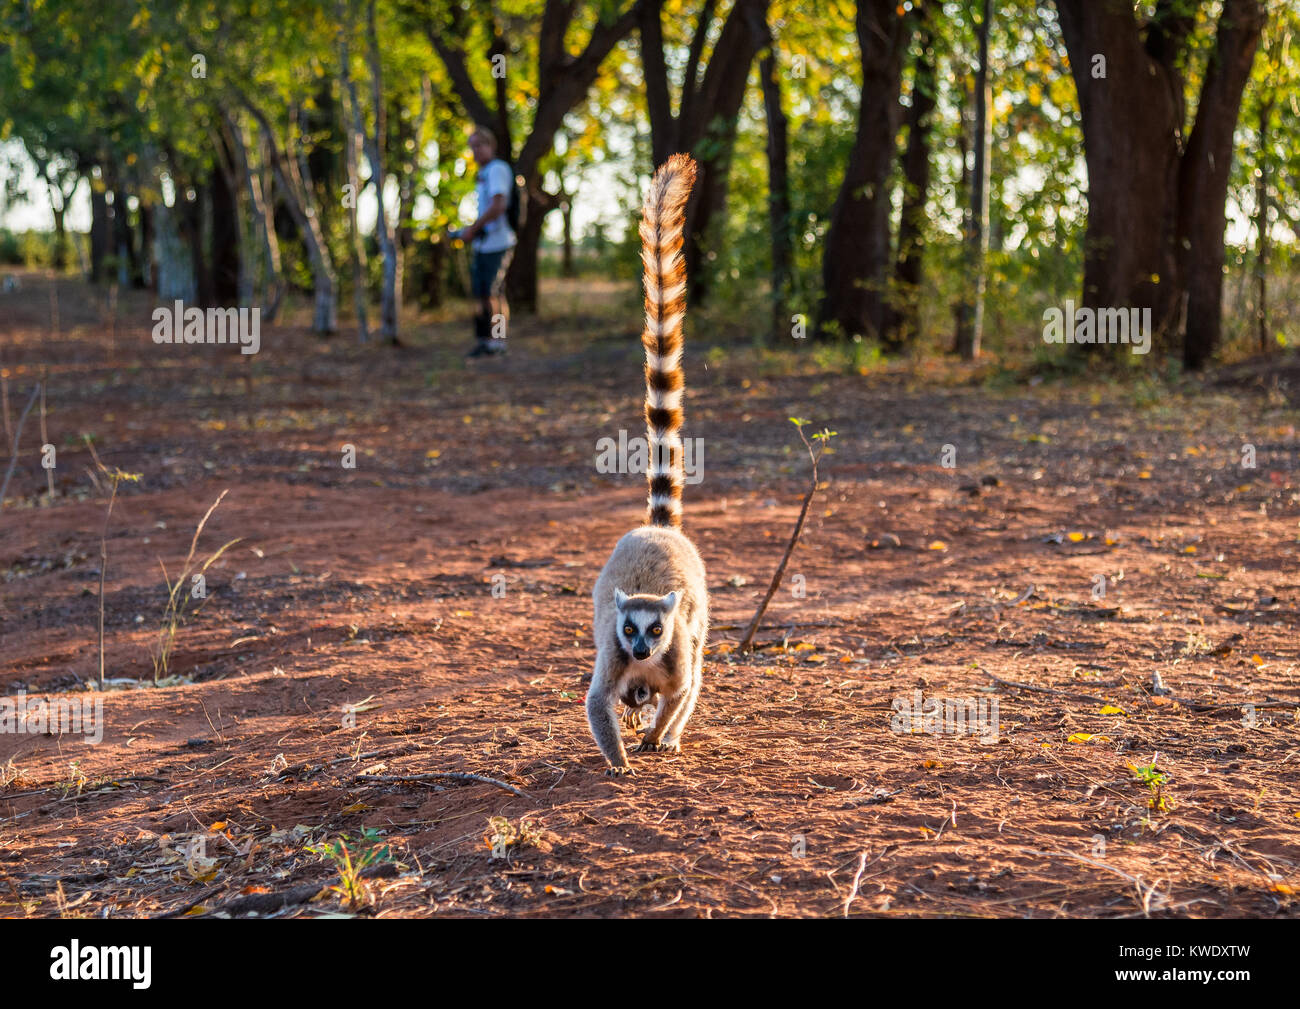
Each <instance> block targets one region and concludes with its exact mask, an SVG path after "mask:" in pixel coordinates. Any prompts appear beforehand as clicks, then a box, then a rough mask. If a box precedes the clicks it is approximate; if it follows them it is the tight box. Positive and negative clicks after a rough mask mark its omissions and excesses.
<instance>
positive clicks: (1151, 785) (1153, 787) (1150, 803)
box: [1128, 761, 1173, 813]
mask: <svg viewBox="0 0 1300 1009" xmlns="http://www.w3.org/2000/svg"><path fill="white" fill-rule="evenodd" d="M1128 767H1129V770H1130V771H1132V772H1133V774H1134V775H1135V776H1136V778H1137V780H1138V781H1139V782H1141V783H1142V784H1144V785H1146V786H1147V789H1148V791H1150V793H1151V794H1150V796H1149V797H1148V798H1147V808H1148V809H1151V810H1154V811H1155V812H1157V813H1166V812H1168V811H1169V810H1170V809H1172V808H1173V802H1172V800H1171V799H1170V798H1169V796H1167V795H1166V794H1165V792H1164V786H1165V784H1166V782H1168V781H1169V775H1167V774H1165V772H1164V771H1160V770H1157V769H1156V765H1155V762H1154V761H1153V762H1152V763H1150V764H1146V765H1144V766H1141V767H1139V766H1138V765H1137V764H1132V763H1130V764H1129V765H1128Z"/></svg>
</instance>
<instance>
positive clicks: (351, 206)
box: [334, 0, 383, 343]
mask: <svg viewBox="0 0 1300 1009" xmlns="http://www.w3.org/2000/svg"><path fill="white" fill-rule="evenodd" d="M334 10H335V19H336V20H337V21H338V24H339V32H338V47H339V77H340V79H341V83H342V85H343V87H342V89H341V90H342V92H343V100H344V103H345V105H346V107H347V112H346V113H345V115H346V117H347V120H348V122H347V124H346V125H345V126H344V129H343V143H344V148H343V151H344V163H345V165H346V167H347V173H348V189H349V190H350V191H351V192H350V196H349V198H348V199H347V200H345V201H344V207H345V209H346V210H347V212H348V233H349V236H350V237H351V240H352V241H351V246H350V248H349V250H348V259H349V261H350V263H351V266H352V307H353V310H354V311H355V312H356V316H357V342H358V343H366V342H367V341H369V339H370V323H369V321H368V320H367V319H366V294H367V290H366V287H367V285H366V275H365V267H364V264H365V259H366V248H365V243H364V242H363V241H362V238H361V225H360V224H359V223H358V222H357V203H358V202H360V199H361V176H360V173H359V172H358V171H357V161H358V159H359V157H360V152H359V150H358V148H360V147H361V146H362V144H363V143H364V140H363V138H362V130H363V128H364V119H363V117H362V113H361V105H360V103H359V102H358V101H357V89H356V87H355V86H354V85H353V83H352V67H351V61H352V54H351V48H350V46H349V44H348V38H349V36H350V34H351V31H352V19H351V18H350V17H348V16H347V8H346V7H345V5H344V0H337V2H336V3H335V5H334ZM382 212H383V202H382V200H381V201H380V213H382Z"/></svg>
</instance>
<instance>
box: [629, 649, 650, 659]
mask: <svg viewBox="0 0 1300 1009" xmlns="http://www.w3.org/2000/svg"><path fill="white" fill-rule="evenodd" d="M632 654H633V655H634V656H636V657H637V658H638V659H648V658H650V649H649V648H634V649H633V650H632Z"/></svg>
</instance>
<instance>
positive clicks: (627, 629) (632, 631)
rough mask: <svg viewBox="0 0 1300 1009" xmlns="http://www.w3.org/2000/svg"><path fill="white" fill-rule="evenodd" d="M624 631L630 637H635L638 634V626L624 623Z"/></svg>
mask: <svg viewBox="0 0 1300 1009" xmlns="http://www.w3.org/2000/svg"><path fill="white" fill-rule="evenodd" d="M623 633H624V634H626V635H627V636H628V637H629V638H631V637H634V636H635V635H636V628H635V627H633V626H632V625H631V624H624V625H623Z"/></svg>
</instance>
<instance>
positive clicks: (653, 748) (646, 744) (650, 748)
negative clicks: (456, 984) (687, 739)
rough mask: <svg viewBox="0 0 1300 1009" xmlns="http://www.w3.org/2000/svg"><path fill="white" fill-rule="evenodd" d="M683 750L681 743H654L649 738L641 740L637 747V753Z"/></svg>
mask: <svg viewBox="0 0 1300 1009" xmlns="http://www.w3.org/2000/svg"><path fill="white" fill-rule="evenodd" d="M681 751H682V747H681V744H680V743H652V742H650V740H648V739H643V740H641V743H640V745H639V746H638V747H637V748H636V752H637V753H681Z"/></svg>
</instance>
